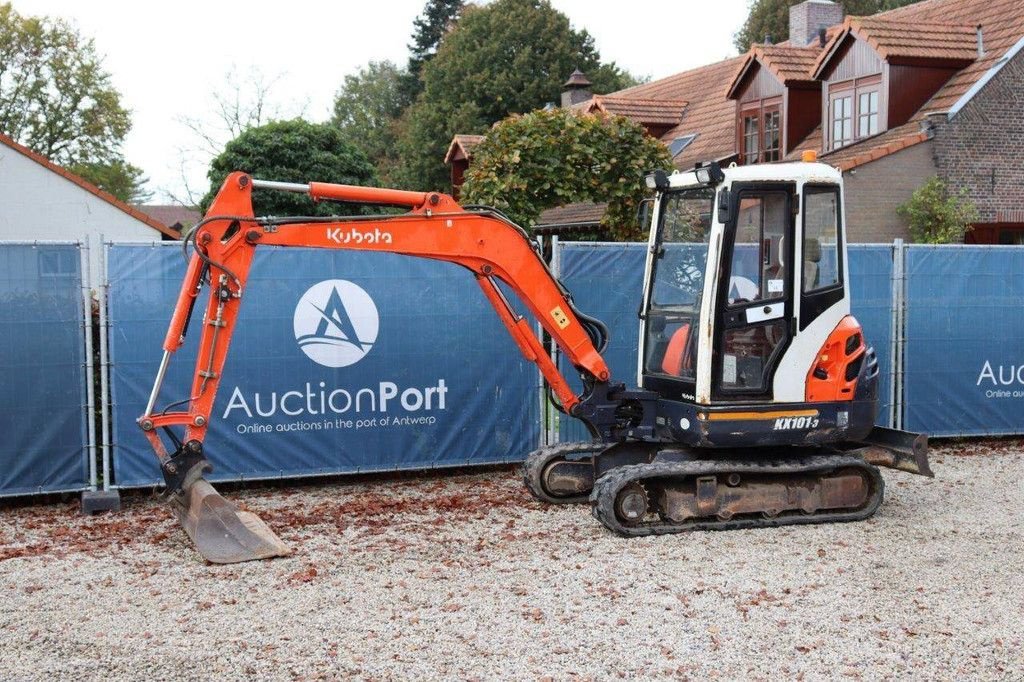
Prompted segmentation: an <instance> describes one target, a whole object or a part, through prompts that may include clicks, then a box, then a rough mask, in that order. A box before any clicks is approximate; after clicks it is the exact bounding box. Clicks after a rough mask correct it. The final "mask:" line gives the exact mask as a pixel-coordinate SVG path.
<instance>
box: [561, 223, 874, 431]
mask: <svg viewBox="0 0 1024 682" xmlns="http://www.w3.org/2000/svg"><path fill="white" fill-rule="evenodd" d="M676 247H677V248H676V252H674V253H669V254H667V256H666V257H667V258H672V257H678V258H679V259H680V262H681V263H684V262H685V261H686V259H687V258H692V256H694V255H695V254H694V251H695V250H700V249H701V248H702V247H700V246H699V245H690V244H687V245H676ZM848 248H849V258H850V280H851V284H850V289H851V291H850V295H851V300H852V310H851V312H852V313H853V315H854V316H855V317H856V318H857V320H858V321H859V322H860V323H861V325H862V326H863V328H864V336H865V338H866V339H867V340H868V342H869V343H870V344H872V346H874V348H875V352H876V353H877V354H878V360H879V366H880V372H881V385H880V387H879V417H878V423H879V424H880V425H890V424H891V419H890V415H891V405H892V401H891V387H892V380H893V379H892V376H893V375H892V358H891V356H892V340H893V330H892V273H893V269H892V257H893V256H892V254H893V249H892V247H891V246H888V245H878V246H876V245H856V246H852V245H851V246H850V247H848ZM646 253H647V244H641V243H632V244H621V243H620V244H613V243H599V242H561V243H559V245H558V254H557V258H558V259H559V261H558V263H559V265H558V271H559V273H560V274H559V277H560V279H561V280H562V282H563V283H564V284H565V286H566V288H568V290H569V291H570V292H572V294H573V298H574V300H575V303H576V306H577V307H578V308H579V309H580V310H581V311H583V312H584V313H586V314H588V315H591V316H594V317H597V318H598V319H600V320H602V321H603V322H604V323H605V324H606V325H607V326H608V329H609V331H610V333H611V338H610V341H609V343H608V349H607V351H605V360H606V361H607V362H608V365H609V367H610V368H611V373H612V378H613V379H615V380H616V381H622V382H625V383H626V384H627V385H629V386H635V385H636V380H637V372H636V369H637V353H638V347H639V338H640V327H639V318H638V316H637V313H638V312H639V309H640V302H641V300H642V297H643V278H644V261H645V258H646ZM742 263H743V265H744V267H746V268H748V269H750V272H753V273H756V272H757V267H758V266H757V254H756V250H754V249H750V250H748V252H747V253H745V254H744V258H743V260H742ZM675 269H676V270H680V271H683V270H685V268H682V267H676V268H675ZM755 278H756V277H755ZM684 285H685V284H684V283H680V285H679V286H684ZM559 362H560V368H561V370H562V372H563V373H564V374H565V375H566V376H572V377H573V378H577V377H576V374H575V372H574V370H573V368H572V367H571V366H570V365H569V364H568V363H567V362H565V361H564V357H560V358H559ZM573 387H574V388H577V389H578V388H579V381H578V380H577V381H576V382H575V383H574V384H573ZM558 437H559V440H560V441H562V442H567V441H575V440H589V439H590V436H589V434H588V433H587V431H586V429H585V428H584V427H583V425H582V424H581V423H580V422H579V420H576V419H573V418H572V417H568V416H565V415H560V418H559V421H558Z"/></svg>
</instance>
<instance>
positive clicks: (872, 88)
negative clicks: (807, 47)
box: [828, 75, 882, 149]
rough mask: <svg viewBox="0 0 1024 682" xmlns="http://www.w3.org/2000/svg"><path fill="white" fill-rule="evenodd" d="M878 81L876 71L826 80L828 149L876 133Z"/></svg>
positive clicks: (836, 147)
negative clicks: (860, 75)
mask: <svg viewBox="0 0 1024 682" xmlns="http://www.w3.org/2000/svg"><path fill="white" fill-rule="evenodd" d="M881 83H882V79H881V76H880V75H879V76H871V77H868V78H857V79H853V80H848V81H843V82H840V83H830V84H829V87H828V101H829V107H828V112H829V113H828V117H829V126H828V144H829V147H828V148H829V149H839V148H840V147H845V146H846V145H848V144H853V143H854V142H858V141H860V140H862V139H864V138H865V137H870V136H872V135H877V134H878V133H879V131H880V118H879V110H878V102H879V99H878V97H879V96H878V92H879V88H880V87H881Z"/></svg>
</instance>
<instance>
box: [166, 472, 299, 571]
mask: <svg viewBox="0 0 1024 682" xmlns="http://www.w3.org/2000/svg"><path fill="white" fill-rule="evenodd" d="M170 502H171V506H172V507H173V508H174V511H175V513H176V514H177V515H178V520H179V521H181V525H182V526H183V527H184V528H185V532H186V533H188V536H189V537H190V538H192V542H193V543H194V544H195V546H196V549H198V550H199V553H200V554H202V555H203V558H204V559H206V560H207V561H209V562H210V563H214V564H236V563H240V562H242V561H255V560H257V559H269V558H271V557H275V556H287V555H288V554H291V550H290V549H289V548H288V545H286V544H284V542H283V541H282V540H281V539H280V538H279V537H277V535H275V534H274V531H272V530H270V527H269V526H267V524H266V523H264V522H263V520H262V519H260V517H258V516H256V515H255V514H253V513H252V512H247V511H242V510H240V509H239V508H238V507H236V506H235V505H233V504H231V503H230V502H228V501H227V500H225V499H224V498H223V497H221V496H220V494H218V493H217V491H216V490H214V489H213V486H212V485H210V483H209V482H208V481H207V480H206V479H204V478H196V479H195V480H194V481H193V482H191V483H190V484H188V485H187V486H185V488H184V490H183V491H182V492H180V493H178V494H176V495H174V496H172V497H171V500H170Z"/></svg>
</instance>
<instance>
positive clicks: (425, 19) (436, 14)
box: [402, 0, 466, 104]
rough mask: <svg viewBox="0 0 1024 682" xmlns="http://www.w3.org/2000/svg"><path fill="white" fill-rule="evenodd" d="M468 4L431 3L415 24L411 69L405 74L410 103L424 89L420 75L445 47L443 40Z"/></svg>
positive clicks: (439, 0) (446, 0) (432, 0)
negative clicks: (426, 65)
mask: <svg viewBox="0 0 1024 682" xmlns="http://www.w3.org/2000/svg"><path fill="white" fill-rule="evenodd" d="M465 5H466V3H465V2H463V0H427V4H426V6H425V7H424V8H423V14H421V15H420V16H418V17H416V19H415V20H414V21H413V22H412V25H413V27H414V29H415V30H414V31H413V34H412V43H411V44H410V45H409V53H410V54H409V66H408V68H407V73H406V74H404V79H403V82H402V88H403V90H402V92H403V96H404V98H405V103H406V104H410V103H412V101H413V100H414V99H416V95H418V94H419V93H420V91H421V90H422V85H421V83H420V74H421V73H422V71H423V66H424V65H425V64H426V63H427V62H429V61H430V60H431V59H432V58H433V57H434V54H435V53H436V52H437V46H438V45H440V44H441V38H443V37H444V34H445V33H446V32H447V31H448V30H449V29H450V28H451V27H452V25H453V24H454V23H455V22H456V21H457V20H458V18H459V14H460V13H461V12H462V10H463V8H464V7H465Z"/></svg>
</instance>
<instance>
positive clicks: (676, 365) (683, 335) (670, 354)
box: [661, 324, 691, 377]
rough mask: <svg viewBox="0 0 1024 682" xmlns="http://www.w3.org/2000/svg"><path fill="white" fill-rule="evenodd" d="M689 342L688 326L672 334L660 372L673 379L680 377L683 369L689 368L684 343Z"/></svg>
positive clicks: (681, 327) (688, 359)
mask: <svg viewBox="0 0 1024 682" xmlns="http://www.w3.org/2000/svg"><path fill="white" fill-rule="evenodd" d="M689 340H690V325H689V324H684V325H682V326H680V327H679V329H677V330H675V331H674V332H672V338H671V339H669V341H668V347H667V348H665V357H664V358H662V360H661V371H662V372H664V373H665V374H669V375H671V376H674V377H678V376H682V374H683V370H684V369H691V368H690V358H689V357H688V356H687V355H686V342H687V341H689Z"/></svg>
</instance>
